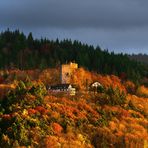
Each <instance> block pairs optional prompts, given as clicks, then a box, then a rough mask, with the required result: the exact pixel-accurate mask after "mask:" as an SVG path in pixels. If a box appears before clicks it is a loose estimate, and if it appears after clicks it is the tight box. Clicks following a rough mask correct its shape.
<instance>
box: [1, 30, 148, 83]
mask: <svg viewBox="0 0 148 148" xmlns="http://www.w3.org/2000/svg"><path fill="white" fill-rule="evenodd" d="M69 61H75V62H77V63H78V64H79V66H82V67H84V68H86V69H88V70H90V71H95V72H98V73H102V74H115V75H118V76H121V77H123V78H128V79H132V80H134V81H137V80H140V78H143V77H146V76H147V75H148V68H147V65H144V64H141V63H139V62H137V61H132V60H130V59H129V58H128V56H127V55H124V54H114V53H113V52H112V53H109V52H108V51H107V50H102V49H101V48H100V47H99V46H98V47H96V48H95V47H93V46H89V45H87V44H82V43H81V42H79V41H71V40H67V39H66V40H63V41H59V40H58V39H57V40H56V41H52V40H48V39H45V38H44V39H43V38H42V39H34V38H33V36H32V34H31V33H30V34H29V35H28V36H25V35H24V33H22V32H20V31H19V30H16V31H10V30H9V29H8V30H7V31H5V32H2V33H1V34H0V68H1V69H7V68H9V69H10V68H19V69H37V68H40V69H44V68H48V67H56V66H59V65H60V64H62V63H66V62H69Z"/></svg>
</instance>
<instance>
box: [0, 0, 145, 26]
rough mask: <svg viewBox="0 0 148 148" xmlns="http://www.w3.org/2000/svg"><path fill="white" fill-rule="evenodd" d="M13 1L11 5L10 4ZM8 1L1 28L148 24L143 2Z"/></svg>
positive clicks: (0, 8)
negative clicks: (8, 26)
mask: <svg viewBox="0 0 148 148" xmlns="http://www.w3.org/2000/svg"><path fill="white" fill-rule="evenodd" d="M8 2H9V3H8ZM11 3H12V1H11V2H10V0H6V2H5V4H4V3H2V4H1V5H0V19H1V25H7V24H10V25H11V26H14V25H15V24H17V25H20V26H24V27H58V28H59V27H60V28H83V27H88V28H89V27H95V28H105V29H112V28H113V29H126V28H133V27H143V26H147V25H148V17H147V14H148V9H147V7H146V4H148V2H147V1H145V2H140V0H139V1H138V0H135V1H134V0H124V1H122V0H112V1H109V0H81V1H80V0H75V1H72V0H44V1H43V0H26V1H20V0H14V1H13V3H12V4H11Z"/></svg>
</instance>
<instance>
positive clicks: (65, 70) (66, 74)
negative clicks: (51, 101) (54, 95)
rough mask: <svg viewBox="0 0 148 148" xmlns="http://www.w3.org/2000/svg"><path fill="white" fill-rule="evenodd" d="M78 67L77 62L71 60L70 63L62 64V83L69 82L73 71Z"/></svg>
mask: <svg viewBox="0 0 148 148" xmlns="http://www.w3.org/2000/svg"><path fill="white" fill-rule="evenodd" d="M77 68H78V64H77V63H72V62H70V63H69V64H62V65H61V74H60V78H61V83H62V84H69V83H70V79H71V76H72V74H73V72H74V71H75V70H76V69H77Z"/></svg>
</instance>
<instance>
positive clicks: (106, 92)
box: [0, 68, 148, 148]
mask: <svg viewBox="0 0 148 148" xmlns="http://www.w3.org/2000/svg"><path fill="white" fill-rule="evenodd" d="M53 73H54V75H53ZM86 78H87V79H86ZM86 80H87V81H86ZM95 81H98V82H99V83H100V84H101V89H98V90H97V91H96V90H94V89H88V88H89V87H90V85H91V84H92V83H93V82H95ZM86 82H87V83H86ZM57 83H60V69H58V68H57V69H45V70H42V71H41V70H26V71H21V70H8V71H1V84H0V95H1V99H0V101H1V102H0V104H1V105H0V147H3V148H5V147H22V146H25V147H27V146H30V147H41V148H43V147H44V148H58V147H63V148H80V147H81V148H104V147H113V148H114V147H127V148H129V147H131V148H134V147H137V148H143V147H145V148H146V147H148V108H147V106H148V88H146V87H145V86H137V85H135V84H134V83H133V82H131V81H128V80H121V79H119V78H118V77H117V76H114V75H100V74H96V73H91V72H89V71H86V70H84V69H83V68H79V69H77V70H76V71H75V73H74V75H73V78H72V80H71V83H73V84H75V85H76V88H77V90H76V95H75V96H70V95H69V94H68V93H65V92H60V93H52V92H50V91H48V87H49V86H50V85H54V84H57ZM86 86H87V87H86Z"/></svg>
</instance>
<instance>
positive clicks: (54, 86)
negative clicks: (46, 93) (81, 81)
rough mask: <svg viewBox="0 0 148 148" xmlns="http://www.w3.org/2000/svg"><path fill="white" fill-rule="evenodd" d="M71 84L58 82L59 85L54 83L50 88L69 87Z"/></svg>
mask: <svg viewBox="0 0 148 148" xmlns="http://www.w3.org/2000/svg"><path fill="white" fill-rule="evenodd" d="M70 86H71V84H57V85H52V86H50V87H49V88H50V89H68V88H69V87H70Z"/></svg>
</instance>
